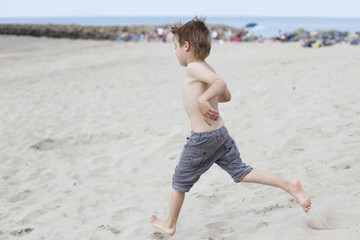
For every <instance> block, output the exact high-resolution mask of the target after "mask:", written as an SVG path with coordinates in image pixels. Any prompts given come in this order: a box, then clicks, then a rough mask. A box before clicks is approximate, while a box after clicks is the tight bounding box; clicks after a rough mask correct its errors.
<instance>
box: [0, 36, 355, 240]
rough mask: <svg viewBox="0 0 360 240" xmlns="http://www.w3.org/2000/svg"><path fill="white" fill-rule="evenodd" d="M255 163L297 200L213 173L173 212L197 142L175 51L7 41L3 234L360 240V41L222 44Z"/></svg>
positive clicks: (0, 129)
mask: <svg viewBox="0 0 360 240" xmlns="http://www.w3.org/2000/svg"><path fill="white" fill-rule="evenodd" d="M207 61H208V62H209V63H210V64H211V65H212V66H214V68H215V69H216V71H217V73H218V74H219V75H220V76H221V77H222V78H223V79H224V80H225V81H226V82H227V84H228V87H229V89H230V91H231V93H232V100H231V102H229V103H225V104H222V105H220V111H221V114H222V116H223V118H224V119H225V125H226V127H227V128H228V130H229V132H230V134H231V135H232V136H233V138H234V139H235V140H236V142H237V145H238V148H239V150H240V152H241V155H242V159H243V161H244V162H246V163H247V164H249V165H252V166H253V167H254V168H257V169H263V170H268V171H271V172H273V173H275V174H278V175H280V176H282V177H285V178H290V179H291V178H294V179H299V180H300V181H301V183H302V185H303V186H304V188H305V189H306V190H307V191H308V193H309V195H310V196H311V197H312V202H313V205H312V210H311V211H310V212H309V213H308V214H305V213H304V212H303V210H302V209H301V207H300V206H299V205H298V204H297V203H296V201H295V200H294V199H292V198H291V196H290V195H288V194H287V193H285V192H283V191H281V190H280V189H275V188H272V187H268V186H262V185H256V184H245V183H240V184H235V183H233V181H232V179H231V177H230V176H229V175H227V173H226V172H224V171H223V170H222V169H220V168H219V167H218V166H215V165H214V166H213V167H212V168H211V169H210V170H209V171H208V172H207V173H206V174H205V175H203V176H202V177H201V179H200V181H199V182H198V183H197V184H196V185H195V186H194V187H193V189H191V191H190V192H189V193H188V194H187V195H186V198H185V203H184V205H183V208H182V212H181V214H180V218H179V222H178V227H177V232H176V234H175V236H173V237H168V236H166V235H164V234H163V233H160V232H159V231H156V230H155V229H154V228H153V227H152V226H151V224H150V223H149V218H150V216H151V215H152V214H156V215H157V216H159V217H166V214H167V211H168V203H169V197H170V192H171V180H172V174H173V171H174V168H175V166H176V164H177V162H178V158H179V156H180V153H181V151H182V148H183V145H184V144H185V141H186V137H187V136H188V135H189V134H190V130H191V129H190V125H189V120H188V118H187V116H186V114H185V112H184V110H183V108H182V92H181V91H182V90H181V87H182V80H183V77H184V74H185V68H182V67H180V66H179V64H178V62H177V59H176V57H175V53H174V46H173V44H164V43H162V42H151V43H148V42H139V43H134V42H121V43H119V42H115V41H114V42H113V41H94V40H68V39H47V38H34V37H16V36H4V35H3V36H0V93H1V94H0V163H1V168H0V239H4V240H7V239H24V240H25V239H27V240H28V239H34V240H35V239H36V240H38V239H46V240H53V239H54V240H55V239H56V240H57V239H58V240H64V239H66V240H70V239H74V240H80V239H84V240H85V239H86V240H105V239H106V240H108V239H122V240H123V239H124V240H128V239H140V240H142V239H145V240H146V239H174V240H175V239H178V240H200V239H203V240H210V239H211V240H220V239H224V240H230V239H231V240H237V239H248V240H259V239H266V240H279V239H284V240H293V239H294V240H303V239H315V240H329V239H344V240H345V239H346V240H358V239H360V215H359V213H360V204H359V202H360V174H359V172H360V94H359V90H360V80H359V76H360V67H359V63H360V47H358V46H351V45H349V44H337V45H334V46H331V47H325V48H318V49H315V48H313V49H305V48H301V47H300V45H299V43H286V44H281V43H272V42H265V43H263V44H259V43H255V42H254V43H225V44H214V45H213V48H212V53H211V55H210V57H209V58H208V60H207Z"/></svg>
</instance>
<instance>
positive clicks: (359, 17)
mask: <svg viewBox="0 0 360 240" xmlns="http://www.w3.org/2000/svg"><path fill="white" fill-rule="evenodd" d="M195 16H202V17H222V18H232V17H238V18H252V17H254V18H342V19H351V18H356V19H360V16H358V17H355V16H274V15H272V16H259V15H257V16H256V15H231V16H224V15H200V14H198V15H176V16H174V15H86V16H60V15H59V16H0V19H3V18H96V17H99V18H111V17H172V18H176V17H190V18H193V17H195Z"/></svg>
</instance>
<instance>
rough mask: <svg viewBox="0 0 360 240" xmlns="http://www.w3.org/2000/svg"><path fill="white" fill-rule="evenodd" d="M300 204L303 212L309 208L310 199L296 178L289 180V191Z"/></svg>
mask: <svg viewBox="0 0 360 240" xmlns="http://www.w3.org/2000/svg"><path fill="white" fill-rule="evenodd" d="M289 193H290V194H291V195H292V196H293V197H294V198H295V199H296V200H297V201H298V203H299V204H300V205H301V207H302V208H303V209H304V211H305V212H308V211H309V210H310V208H311V200H310V197H309V195H308V194H307V193H306V192H305V190H304V188H303V187H302V186H301V184H300V182H299V181H298V180H291V181H290V192H289Z"/></svg>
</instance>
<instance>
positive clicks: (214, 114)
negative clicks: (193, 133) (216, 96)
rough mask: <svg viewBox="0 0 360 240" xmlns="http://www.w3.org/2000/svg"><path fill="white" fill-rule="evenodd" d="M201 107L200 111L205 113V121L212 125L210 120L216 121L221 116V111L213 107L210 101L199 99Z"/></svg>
mask: <svg viewBox="0 0 360 240" xmlns="http://www.w3.org/2000/svg"><path fill="white" fill-rule="evenodd" d="M198 102H199V108H200V112H201V114H202V115H203V118H204V120H205V122H206V123H207V124H208V125H209V126H211V123H210V121H209V120H213V121H216V120H218V118H219V112H218V111H216V110H215V109H214V108H212V107H211V105H210V103H209V102H208V101H206V100H200V99H199V101H198Z"/></svg>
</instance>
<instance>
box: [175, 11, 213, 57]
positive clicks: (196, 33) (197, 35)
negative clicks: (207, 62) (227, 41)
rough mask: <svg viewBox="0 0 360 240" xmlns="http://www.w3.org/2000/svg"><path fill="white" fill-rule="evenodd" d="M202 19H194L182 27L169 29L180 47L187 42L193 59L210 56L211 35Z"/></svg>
mask: <svg viewBox="0 0 360 240" xmlns="http://www.w3.org/2000/svg"><path fill="white" fill-rule="evenodd" d="M204 20H205V19H203V18H200V19H199V18H198V17H195V18H194V19H193V20H191V21H189V22H187V23H185V24H184V25H182V26H177V25H175V26H174V27H172V28H171V32H172V33H173V34H174V36H175V38H176V40H177V41H178V42H179V45H180V46H183V45H184V42H185V41H187V42H188V43H189V44H190V48H191V50H192V52H193V53H194V56H195V57H198V58H201V59H205V58H206V57H207V56H209V54H210V49H211V35H210V31H209V29H208V28H207V27H206V25H205V23H204Z"/></svg>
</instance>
